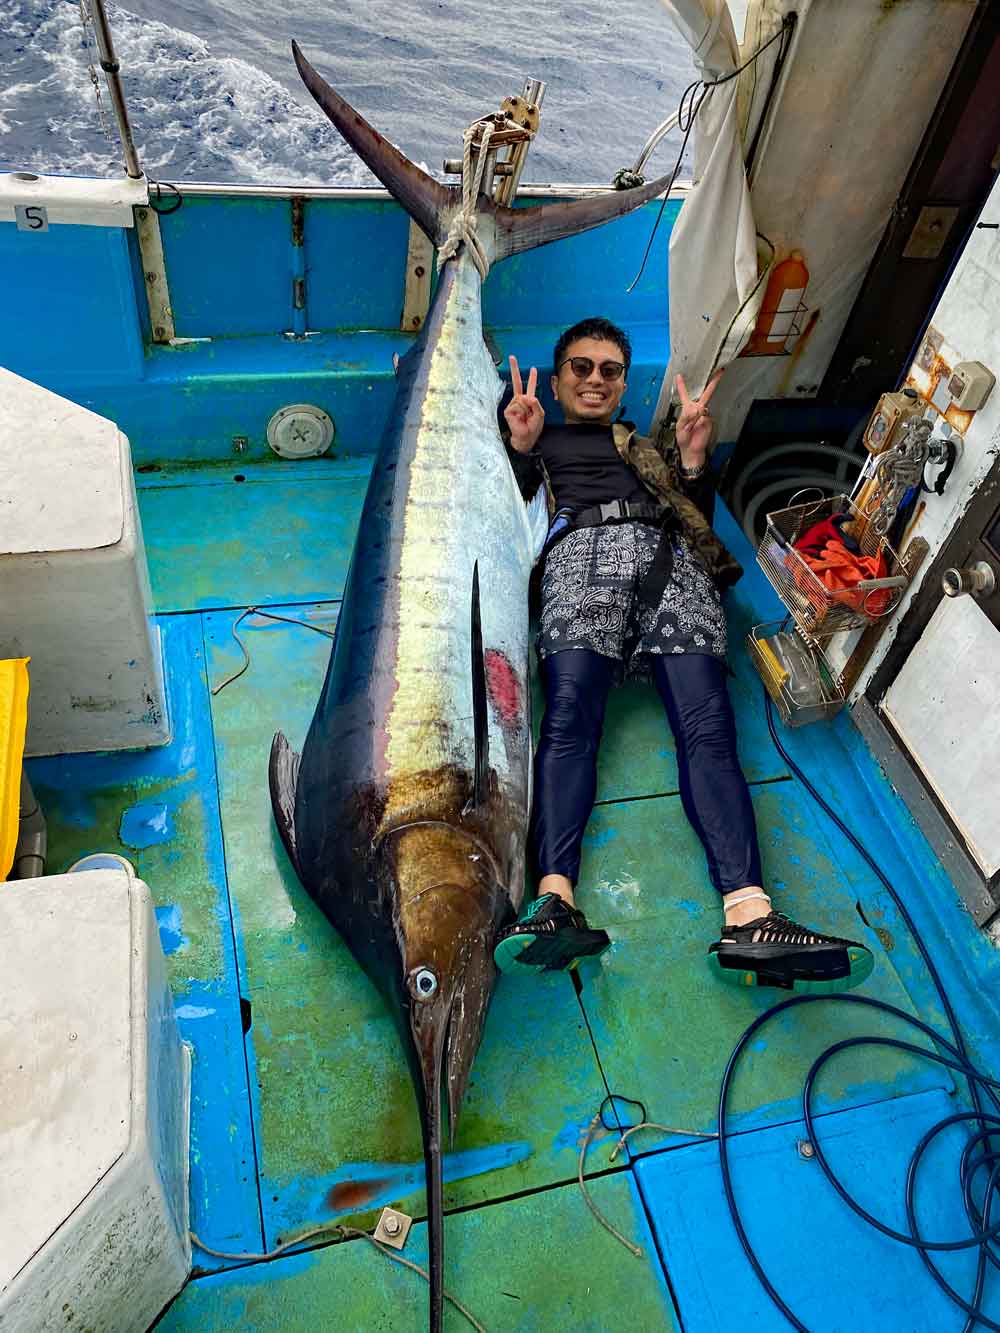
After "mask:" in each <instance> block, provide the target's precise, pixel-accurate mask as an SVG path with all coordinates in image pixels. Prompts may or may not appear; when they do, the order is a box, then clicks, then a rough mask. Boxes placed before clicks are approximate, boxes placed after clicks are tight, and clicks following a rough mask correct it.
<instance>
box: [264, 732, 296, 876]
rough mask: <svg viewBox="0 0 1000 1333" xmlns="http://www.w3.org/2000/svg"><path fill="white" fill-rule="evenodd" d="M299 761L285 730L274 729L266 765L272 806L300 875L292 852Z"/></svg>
mask: <svg viewBox="0 0 1000 1333" xmlns="http://www.w3.org/2000/svg"><path fill="white" fill-rule="evenodd" d="M299 762H300V756H299V755H298V754H296V752H295V751H294V750H293V749H292V747H291V746H290V745H289V744H288V738H287V737H286V736H285V733H284V732H283V731H278V732H276V733H275V736H274V740H273V741H272V742H271V758H270V760H269V762H268V766H267V779H268V785H269V786H270V788H271V809H272V810H273V811H274V822H275V824H277V826H278V832H279V833H280V834H281V841H282V842H283V843H284V846H285V851H286V852H287V853H288V859H289V861H291V863H292V865H293V866H294V867H295V873H296V874H297V875H299V878H300V879H301V873H300V871H299V862H298V857H297V856H296V854H295V788H296V786H297V785H298V780H299Z"/></svg>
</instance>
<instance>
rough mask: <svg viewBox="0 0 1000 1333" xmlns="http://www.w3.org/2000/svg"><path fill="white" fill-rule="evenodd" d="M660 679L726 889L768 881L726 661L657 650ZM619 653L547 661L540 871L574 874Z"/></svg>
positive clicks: (693, 811)
mask: <svg viewBox="0 0 1000 1333" xmlns="http://www.w3.org/2000/svg"><path fill="white" fill-rule="evenodd" d="M650 661H651V662H652V667H653V680H654V683H655V684H656V688H657V690H658V692H659V695H660V698H661V699H662V700H663V704H664V707H665V708H666V710H667V718H668V720H669V722H670V727H671V730H672V731H673V733H674V739H675V741H676V743H677V767H678V771H679V775H680V789H681V802H682V804H683V806H684V812H685V814H686V815H687V817H688V819H689V820H690V821H691V825H692V827H693V828H694V831H695V833H697V835H698V837H699V838H700V839H701V842H702V845H703V846H704V848H705V855H706V857H707V859H708V873H709V876H710V878H711V880H712V883H713V885H714V886H715V887H716V888H717V889H718V890H719V892H720V893H732V892H733V891H734V890H735V889H742V888H745V887H746V886H747V885H750V884H760V883H761V869H760V852H759V850H758V846H757V830H756V826H755V824H754V817H753V808H752V806H751V804H750V791H749V789H748V787H747V783H746V778H745V777H744V776H743V770H742V769H741V768H740V763H739V759H738V758H737V755H736V725H735V722H734V720H733V708H732V704H731V703H730V701H729V691H728V689H727V688H726V667H725V663H723V662H722V661H720V659H719V658H717V657H712V656H710V655H708V654H706V653H677V654H673V655H662V656H660V655H651V657H650ZM617 669H618V663H617V662H616V661H615V660H614V659H613V658H610V657H603V656H602V655H601V654H600V653H594V652H590V651H589V650H588V649H586V648H571V649H566V650H565V651H563V652H558V653H552V654H550V655H549V656H548V657H546V658H545V659H544V660H543V662H542V680H543V683H544V685H545V713H544V715H543V717H542V731H541V737H540V738H539V742H538V750H537V752H536V754H535V798H534V815H533V824H532V832H533V843H534V850H535V858H536V862H537V868H538V873H539V874H540V875H565V876H566V878H567V879H569V880H570V881H571V882H572V883H573V884H576V881H577V878H578V876H579V873H580V845H581V843H582V841H583V832H584V829H585V828H586V826H587V820H588V819H589V818H590V812H591V810H592V809H593V806H594V796H595V794H596V791H597V750H598V746H599V745H600V741H601V731H602V729H603V726H604V706H605V703H606V702H607V698H608V691H609V690H610V689H611V685H612V683H613V682H614V679H615V674H616V671H617Z"/></svg>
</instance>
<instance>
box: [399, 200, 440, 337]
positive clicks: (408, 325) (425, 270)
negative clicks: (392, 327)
mask: <svg viewBox="0 0 1000 1333" xmlns="http://www.w3.org/2000/svg"><path fill="white" fill-rule="evenodd" d="M433 262H434V247H433V245H432V244H431V242H430V239H429V238H428V236H427V233H426V232H425V231H423V230H422V229H421V228H420V227H418V226H417V224H416V223H415V222H411V223H410V239H409V243H408V245H407V248H406V286H405V288H404V290H403V313H402V315H401V316H400V320H399V327H400V328H401V329H402V330H403V332H404V333H416V332H417V330H418V329H420V328H422V327H423V323H424V320H425V319H426V318H427V311H428V310H429V309H430V304H431V265H432V264H433Z"/></svg>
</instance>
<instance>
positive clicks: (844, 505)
mask: <svg viewBox="0 0 1000 1333" xmlns="http://www.w3.org/2000/svg"><path fill="white" fill-rule="evenodd" d="M841 514H843V515H847V516H849V518H850V519H851V520H853V524H852V527H853V531H852V533H851V536H852V537H853V538H854V539H855V540H856V541H857V542H858V544H859V546H860V548H861V554H862V555H866V556H873V557H876V558H877V557H879V556H881V557H882V558H883V560H884V562H885V568H886V570H887V574H886V576H885V577H883V578H869V579H862V580H861V581H860V582H857V583H855V584H854V585H853V586H852V587H850V588H844V589H838V590H831V589H830V588H829V587H827V585H826V584H825V583H824V582H823V580H822V579H821V578H820V577H819V575H818V574H817V573H816V572H815V571H814V570H813V569H812V568H811V567H810V565H809V564H808V562H807V561H806V559H805V558H804V557H803V555H802V553H801V552H800V551H798V550H796V548H795V543H796V542H797V541H798V540H799V539H800V538H801V537H802V536H803V535H804V534H805V533H807V532H808V531H809V529H810V528H812V527H814V526H815V525H816V524H817V523H821V522H822V521H823V520H824V519H831V518H834V517H835V516H837V515H841ZM757 563H758V564H759V565H760V567H761V569H762V570H763V571H764V573H765V574H766V575H767V577H768V579H769V580H770V582H771V584H772V585H773V587H774V589H775V591H776V592H777V594H778V596H779V597H780V598H781V600H782V602H783V603H784V604H785V606H786V607H787V608H788V610H789V611H790V612H791V614H792V616H793V618H794V620H795V623H796V625H798V627H799V628H800V629H801V630H802V631H803V633H804V634H806V635H808V636H809V637H811V638H826V637H827V636H828V635H830V634H839V633H840V632H841V631H842V630H850V629H858V628H861V627H863V626H866V625H870V624H871V623H872V622H873V621H876V620H879V619H881V618H882V617H883V616H887V615H889V614H890V612H892V611H893V610H894V609H895V608H896V607H897V606H898V605H899V601H900V598H901V597H902V595H903V592H904V590H905V588H906V586H907V584H908V583H909V579H908V577H907V576H906V575H904V574H902V573H900V564H899V558H898V556H897V555H896V552H895V551H894V550H893V549H892V547H891V546H890V545H889V543H888V542H887V541H886V540H885V538H884V537H879V536H878V535H877V533H875V532H874V531H873V529H872V525H871V524H870V523H869V522H868V520H867V518H866V517H865V515H864V514H863V513H862V511H861V510H860V509H858V507H857V506H856V505H855V504H854V503H853V502H852V501H851V499H850V497H849V496H846V495H833V496H822V497H821V498H820V499H818V500H814V501H812V502H811V503H807V504H793V505H790V506H789V507H788V508H787V509H778V510H775V511H774V512H773V513H770V514H768V516H767V531H766V532H765V534H764V539H763V541H762V542H761V544H760V549H759V550H758V552H757Z"/></svg>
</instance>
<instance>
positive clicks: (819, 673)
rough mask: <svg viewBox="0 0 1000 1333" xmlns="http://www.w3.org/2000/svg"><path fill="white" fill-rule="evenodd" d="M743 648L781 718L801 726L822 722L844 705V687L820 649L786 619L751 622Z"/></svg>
mask: <svg viewBox="0 0 1000 1333" xmlns="http://www.w3.org/2000/svg"><path fill="white" fill-rule="evenodd" d="M747 651H748V652H749V654H750V660H751V662H753V664H754V667H755V668H756V670H757V674H758V675H759V676H760V678H761V680H762V681H763V682H764V688H765V689H766V690H767V692H768V694H769V695H770V696H771V698H772V699H773V700H774V703H775V706H776V707H777V709H778V714H779V716H780V717H781V720H782V722H784V723H785V725H786V726H789V727H804V726H805V725H806V724H807V723H809V722H824V721H826V720H827V719H828V718H831V717H833V716H834V715H835V714H836V713H839V712H840V710H841V708H843V706H844V699H845V690H844V684H843V680H842V678H841V676H840V673H839V672H836V671H834V670H833V668H832V667H831V666H830V663H829V662H828V660H827V658H826V655H825V654H824V652H823V649H822V648H821V647H820V645H819V644H818V643H815V642H810V640H809V639H808V638H806V637H805V636H804V635H803V634H802V633H801V631H799V630H797V629H795V628H792V627H791V626H790V624H789V622H788V621H774V622H773V623H771V624H767V625H754V627H753V628H752V629H751V631H750V633H749V634H748V635H747Z"/></svg>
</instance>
